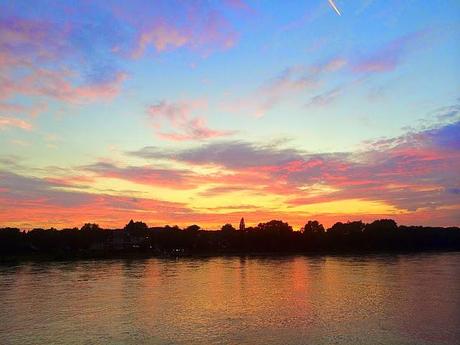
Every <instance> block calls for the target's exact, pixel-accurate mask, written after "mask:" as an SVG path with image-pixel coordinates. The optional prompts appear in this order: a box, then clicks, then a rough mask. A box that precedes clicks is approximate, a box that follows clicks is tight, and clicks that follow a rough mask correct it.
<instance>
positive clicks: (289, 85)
mask: <svg viewBox="0 0 460 345" xmlns="http://www.w3.org/2000/svg"><path fill="white" fill-rule="evenodd" d="M347 63H348V62H347V60H346V59H344V58H342V57H334V58H331V59H327V60H325V61H322V62H320V63H317V64H314V65H311V66H306V65H297V66H290V67H288V68H285V69H284V70H283V71H281V73H279V74H278V75H277V76H275V77H274V78H271V79H270V80H268V81H266V82H265V83H263V84H262V85H260V87H259V88H257V90H255V91H254V92H253V93H252V94H251V95H250V96H249V97H245V98H243V99H240V100H237V101H232V103H231V104H230V105H229V108H230V110H232V111H234V110H238V111H241V110H243V111H246V112H247V111H249V112H251V113H252V114H253V115H254V116H256V117H262V116H264V115H265V114H266V113H267V112H268V111H270V110H271V109H273V108H274V107H276V106H277V105H278V104H280V103H281V102H283V101H284V100H286V99H290V98H292V97H295V96H296V95H298V94H301V93H304V92H311V91H315V90H317V89H319V87H320V86H321V85H322V81H321V78H322V77H324V76H325V75H327V74H330V73H335V72H338V71H340V70H342V69H343V68H344V67H345V66H346V65H347Z"/></svg>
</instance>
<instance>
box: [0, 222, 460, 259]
mask: <svg viewBox="0 0 460 345" xmlns="http://www.w3.org/2000/svg"><path fill="white" fill-rule="evenodd" d="M422 251H460V228H458V227H449V228H442V227H422V226H404V225H399V226H398V225H397V224H396V222H394V221H393V220H391V219H381V220H376V221H374V222H372V223H369V224H365V223H363V222H361V221H355V222H347V223H341V222H339V223H336V224H334V225H333V226H332V227H331V228H329V229H327V230H326V229H324V227H323V226H322V225H321V224H320V223H318V222H317V221H309V222H307V223H306V224H305V226H304V227H303V228H302V229H301V230H300V231H294V230H293V229H292V227H291V226H289V224H287V223H284V222H282V221H279V220H273V221H270V222H268V223H260V224H259V225H258V226H257V227H248V228H246V227H245V226H244V220H242V222H241V224H240V229H239V230H236V229H235V228H233V227H232V226H231V225H230V224H225V225H224V226H222V228H221V229H220V230H216V231H210V230H201V229H200V227H199V226H198V225H191V226H189V227H187V228H185V229H180V228H178V227H171V226H165V227H153V228H149V227H148V226H147V225H146V224H145V223H143V222H134V221H130V222H129V223H128V224H127V225H126V226H125V227H124V228H123V229H116V230H115V229H101V228H100V227H99V226H98V225H97V224H89V223H88V224H85V225H84V226H83V227H82V228H81V229H78V228H72V229H62V230H57V229H53V228H51V229H34V230H32V231H28V232H26V231H21V230H20V229H17V228H0V261H2V262H5V261H14V260H24V259H25V260H28V259H31V260H73V259H114V258H149V257H160V258H176V257H207V256H255V255H264V256H275V255H276V256H283V255H335V254H340V255H343V254H346V255H348V254H350V255H367V254H380V253H413V252H422Z"/></svg>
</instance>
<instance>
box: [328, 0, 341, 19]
mask: <svg viewBox="0 0 460 345" xmlns="http://www.w3.org/2000/svg"><path fill="white" fill-rule="evenodd" d="M327 1H329V5H331V7H332V8H333V9H334V11H335V12H337V14H338V15H339V16H341V15H342V14H341V13H340V11H339V9H338V8H337V6H336V5H335V3H334V0H327Z"/></svg>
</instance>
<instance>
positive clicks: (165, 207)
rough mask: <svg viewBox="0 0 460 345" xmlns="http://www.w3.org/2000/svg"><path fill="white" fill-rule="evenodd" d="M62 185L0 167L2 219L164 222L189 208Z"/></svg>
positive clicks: (65, 223) (16, 222)
mask: <svg viewBox="0 0 460 345" xmlns="http://www.w3.org/2000/svg"><path fill="white" fill-rule="evenodd" d="M62 187H63V186H62V185H61V184H60V183H55V182H52V181H49V180H48V179H43V178H37V177H31V176H23V175H18V174H15V173H12V172H7V171H0V190H1V191H2V193H0V219H2V223H3V224H5V225H8V224H11V225H19V226H22V224H24V223H25V222H27V223H28V224H34V226H47V227H48V226H51V225H52V226H60V227H72V226H81V225H82V224H84V223H85V222H88V221H91V222H97V223H99V224H100V225H102V226H104V225H105V226H122V225H124V224H126V223H127V222H128V221H129V219H142V220H144V221H149V220H152V221H154V222H155V224H158V222H159V223H160V224H161V223H163V224H165V223H167V222H169V221H171V220H172V219H174V218H175V215H177V217H182V218H183V217H184V216H183V215H186V214H189V213H190V212H191V210H190V209H188V208H187V207H185V206H184V205H183V204H181V203H177V202H168V201H161V200H155V199H147V198H139V197H129V196H118V195H110V194H94V193H85V192H80V191H73V190H66V189H62ZM64 187H65V185H64Z"/></svg>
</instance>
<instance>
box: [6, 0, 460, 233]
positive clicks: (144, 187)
mask: <svg viewBox="0 0 460 345" xmlns="http://www.w3.org/2000/svg"><path fill="white" fill-rule="evenodd" d="M459 19H460V2H459V1H458V0H445V1H422V0H385V1H384V0H353V1H345V0H335V1H329V0H304V1H300V0H295V1H274V0H263V1H262V0H254V1H249V0H248V1H244V0H221V1H211V0H210V1H204V0H203V1H201V0H196V1H194V0H189V1H175V0H165V1H161V0H158V1H146V0H133V1H129V2H127V1H107V0H105V1H85V0H82V1H78V2H77V1H48V0H38V1H34V2H31V1H20V0H18V1H8V0H0V225H1V226H17V227H20V228H23V229H31V228H34V227H51V226H54V227H58V228H63V227H74V226H77V227H80V226H81V225H82V224H84V223H87V222H92V223H98V224H99V225H101V226H104V227H122V226H124V225H125V224H126V223H127V222H128V221H129V220H130V219H134V220H142V221H144V222H146V223H147V224H148V225H150V226H159V225H165V224H170V225H176V224H177V225H179V226H186V225H189V224H193V223H196V224H199V225H201V226H202V227H203V228H206V229H215V228H219V227H220V226H221V225H223V224H225V223H232V224H233V225H234V226H237V225H238V223H239V220H240V218H241V217H244V218H245V221H246V224H247V225H255V224H258V223H259V222H264V221H269V220H271V219H282V220H284V221H287V222H289V223H290V224H291V225H293V226H294V228H300V227H301V226H302V225H303V224H305V223H306V222H307V221H308V220H310V219H316V220H319V221H320V222H322V223H323V224H325V225H326V226H330V225H332V224H333V223H335V222H336V221H342V222H344V221H353V220H363V221H371V220H374V219H380V218H393V219H395V220H396V221H397V222H398V223H400V224H408V225H436V226H458V225H460V64H459V63H458V62H459V61H460V43H459V42H460V20H459Z"/></svg>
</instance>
